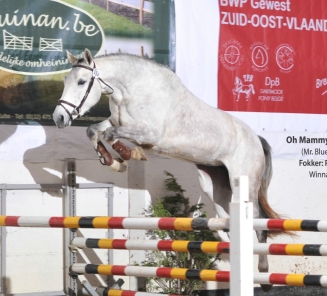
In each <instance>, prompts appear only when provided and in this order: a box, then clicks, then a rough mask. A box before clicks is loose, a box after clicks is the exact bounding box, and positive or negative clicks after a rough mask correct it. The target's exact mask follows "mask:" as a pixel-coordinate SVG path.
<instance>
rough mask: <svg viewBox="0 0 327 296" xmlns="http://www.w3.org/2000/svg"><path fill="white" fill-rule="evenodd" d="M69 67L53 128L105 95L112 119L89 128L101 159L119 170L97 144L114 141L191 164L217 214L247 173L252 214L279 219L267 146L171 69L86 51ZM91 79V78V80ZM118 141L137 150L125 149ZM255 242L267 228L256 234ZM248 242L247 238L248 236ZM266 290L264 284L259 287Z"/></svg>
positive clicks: (134, 154) (263, 264)
mask: <svg viewBox="0 0 327 296" xmlns="http://www.w3.org/2000/svg"><path fill="white" fill-rule="evenodd" d="M68 59H69V60H70V61H71V63H72V64H73V68H72V70H71V72H70V73H69V74H68V75H67V76H66V77H65V82H64V84H65V85H64V90H63V94H62V97H61V99H60V100H59V103H58V106H57V107H56V109H55V111H54V113H53V119H54V121H55V123H56V125H57V126H58V127H59V128H64V127H67V126H69V125H71V123H72V121H73V120H74V119H75V118H77V117H78V116H82V115H83V114H84V113H85V112H87V111H88V110H89V109H90V108H91V107H92V106H94V105H95V104H96V103H97V102H98V101H99V99H100V96H101V92H102V91H105V92H107V93H109V94H110V100H109V106H110V112H111V116H110V117H109V118H108V120H105V121H103V122H101V123H99V124H93V125H91V126H90V127H89V128H88V129H87V135H88V137H89V138H90V140H91V141H92V142H93V145H94V148H95V149H96V150H97V151H98V152H99V153H100V154H102V157H103V161H104V163H105V164H107V165H110V166H111V167H112V168H113V169H114V170H116V171H124V169H125V167H124V162H123V161H122V160H116V159H113V158H112V157H111V156H110V154H109V153H108V152H107V151H106V149H105V148H104V146H103V145H102V143H101V141H100V137H102V136H103V138H104V139H105V141H107V142H108V143H109V144H110V145H112V147H113V149H114V150H115V151H117V152H118V153H119V154H120V156H121V158H123V159H124V160H129V159H131V158H133V159H137V160H145V159H146V156H145V153H144V152H143V149H142V147H143V148H144V149H145V150H149V151H151V152H154V153H158V154H163V155H166V156H169V157H172V158H176V159H183V160H187V161H190V162H193V163H195V164H196V165H197V166H198V168H199V170H200V183H201V186H202V188H203V190H204V192H206V193H207V194H208V196H209V197H210V198H211V199H212V200H213V201H214V203H215V204H216V211H217V214H218V216H220V217H228V214H227V212H228V204H229V202H230V200H231V196H232V192H233V190H234V184H233V182H232V180H233V179H234V177H236V176H240V175H247V176H248V177H249V189H250V192H249V197H250V201H252V202H253V207H254V217H255V218H260V217H264V218H278V215H277V214H276V213H275V212H274V211H273V210H272V209H271V208H270V206H269V205H268V202H267V188H268V185H269V182H270V179H271V176H272V167H271V154H270V147H269V145H268V143H267V142H266V141H265V140H264V139H263V138H261V137H258V136H257V135H256V134H255V133H254V132H253V131H252V130H251V129H250V128H249V127H248V126H247V125H246V124H244V123H243V122H242V121H240V120H239V119H237V118H235V117H233V116H231V115H229V114H228V113H225V112H223V111H221V110H219V109H215V108H212V107H210V106H208V105H207V104H206V103H204V102H203V101H201V100H200V99H198V98H197V97H196V96H195V95H193V94H192V93H191V92H190V91H189V90H188V89H187V88H186V87H185V86H184V85H183V83H182V82H181V80H180V79H179V78H178V77H177V76H176V75H175V73H174V72H172V71H171V70H170V69H169V68H167V67H165V66H162V65H158V64H156V63H154V62H153V61H150V60H146V59H143V58H140V57H137V56H132V55H126V54H112V55H107V56H104V57H98V58H95V59H94V60H93V58H92V56H91V53H90V52H89V50H85V52H84V57H83V58H80V59H78V58H76V57H74V56H73V55H71V54H70V53H68ZM95 80H97V81H95ZM119 139H127V140H129V141H131V142H133V143H134V144H136V147H134V148H133V149H129V148H128V147H126V146H125V145H123V144H122V143H121V142H120V141H119ZM257 236H258V240H259V242H262V243H264V242H266V239H267V232H266V231H257ZM250 239H252V238H250ZM258 268H259V271H261V272H267V271H268V261H267V257H266V256H264V255H260V256H259V266H258ZM263 288H264V289H265V290H268V289H269V288H270V285H264V286H263Z"/></svg>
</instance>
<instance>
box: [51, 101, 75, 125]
mask: <svg viewBox="0 0 327 296" xmlns="http://www.w3.org/2000/svg"><path fill="white" fill-rule="evenodd" d="M60 109H62V108H60V106H57V107H56V109H55V111H54V112H53V114H52V118H53V121H54V122H55V124H56V126H57V127H58V128H65V127H67V126H70V125H71V120H70V118H69V116H68V115H67V114H66V112H62V110H60Z"/></svg>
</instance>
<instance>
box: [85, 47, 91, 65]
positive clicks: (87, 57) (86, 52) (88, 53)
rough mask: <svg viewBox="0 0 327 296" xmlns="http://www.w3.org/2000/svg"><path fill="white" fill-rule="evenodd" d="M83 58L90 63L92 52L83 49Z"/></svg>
mask: <svg viewBox="0 0 327 296" xmlns="http://www.w3.org/2000/svg"><path fill="white" fill-rule="evenodd" d="M84 58H85V60H86V61H87V62H88V63H89V65H90V64H91V62H92V54H91V52H90V51H89V50H88V49H87V48H85V51H84Z"/></svg>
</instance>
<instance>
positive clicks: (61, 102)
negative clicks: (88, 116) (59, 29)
mask: <svg viewBox="0 0 327 296" xmlns="http://www.w3.org/2000/svg"><path fill="white" fill-rule="evenodd" d="M93 64H94V66H93V68H91V67H88V66H85V65H73V68H84V69H87V70H90V71H92V78H91V80H90V82H89V85H88V87H87V90H86V92H85V95H84V97H83V99H82V101H81V102H80V103H79V105H78V106H76V105H74V104H72V103H70V102H67V101H65V100H59V101H58V106H59V105H60V106H61V107H63V108H64V110H65V111H66V113H67V114H68V115H69V118H70V120H71V121H73V115H77V117H80V111H81V108H82V106H83V105H84V103H85V101H86V99H87V97H88V95H89V93H90V91H91V89H92V86H93V83H94V79H97V80H98V81H100V82H99V83H100V84H101V82H102V83H103V84H104V85H106V86H108V87H109V88H110V89H111V90H112V91H111V93H109V94H112V93H113V92H114V90H113V88H112V87H111V86H110V85H109V84H107V83H106V82H104V81H103V80H102V79H101V78H100V73H99V70H98V69H97V68H96V65H95V62H94V61H93ZM64 104H66V105H68V106H71V107H73V108H74V109H73V111H72V112H69V111H68V109H67V108H66V107H65V105H64Z"/></svg>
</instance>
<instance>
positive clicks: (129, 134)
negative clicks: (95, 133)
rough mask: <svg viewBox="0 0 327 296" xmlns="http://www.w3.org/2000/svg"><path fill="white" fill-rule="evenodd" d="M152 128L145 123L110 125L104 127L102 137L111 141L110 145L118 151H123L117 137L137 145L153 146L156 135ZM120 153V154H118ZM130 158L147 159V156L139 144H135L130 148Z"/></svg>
mask: <svg viewBox="0 0 327 296" xmlns="http://www.w3.org/2000/svg"><path fill="white" fill-rule="evenodd" d="M155 135H156V134H155V132H154V130H153V129H152V128H151V127H150V126H149V125H148V124H145V123H137V124H133V125H129V126H112V127H109V128H107V129H106V131H105V133H104V139H105V140H106V141H108V142H112V143H113V145H112V147H113V148H114V149H115V150H116V151H117V152H118V153H121V152H120V151H121V150H122V152H124V150H123V149H122V148H121V144H122V143H121V142H120V141H118V139H126V140H129V141H132V142H136V143H137V144H138V145H142V144H147V145H150V146H151V145H152V146H154V145H155V143H156V136H155ZM120 155H121V154H120ZM130 158H132V159H136V160H147V157H146V155H145V153H144V151H143V149H142V148H141V147H140V146H136V147H134V148H133V149H132V150H131V155H130Z"/></svg>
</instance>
